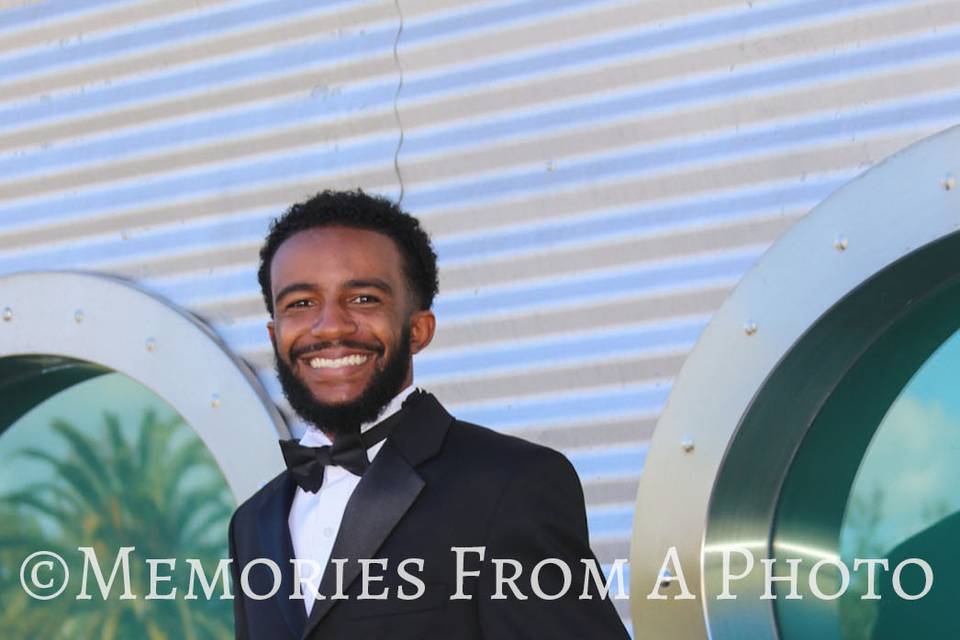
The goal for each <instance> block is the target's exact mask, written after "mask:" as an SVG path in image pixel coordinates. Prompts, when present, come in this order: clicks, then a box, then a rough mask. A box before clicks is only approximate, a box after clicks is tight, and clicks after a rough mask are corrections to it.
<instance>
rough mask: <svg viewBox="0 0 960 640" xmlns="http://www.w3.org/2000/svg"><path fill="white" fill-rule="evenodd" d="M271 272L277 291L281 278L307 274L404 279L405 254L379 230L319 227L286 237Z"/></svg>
mask: <svg viewBox="0 0 960 640" xmlns="http://www.w3.org/2000/svg"><path fill="white" fill-rule="evenodd" d="M358 271H361V272H362V273H358ZM270 274H271V279H272V280H273V284H274V285H275V286H274V290H275V291H276V285H277V284H279V282H278V281H279V280H288V279H303V278H308V277H309V278H310V279H314V278H320V277H322V276H330V277H333V276H340V277H341V278H342V279H344V280H349V279H351V278H356V277H361V276H363V277H370V276H377V277H380V278H387V279H391V280H393V279H395V278H400V279H402V257H401V255H400V251H399V249H398V248H397V246H396V243H395V242H394V241H393V239H392V238H390V237H389V236H387V235H385V234H383V233H380V232H378V231H373V230H369V229H355V228H352V227H341V226H329V227H317V228H311V229H305V230H303V231H298V232H297V233H295V234H293V235H291V236H290V237H289V238H287V239H286V240H284V241H283V242H282V243H281V244H280V246H279V247H278V248H277V252H276V253H275V254H274V257H273V261H272V263H271V265H270Z"/></svg>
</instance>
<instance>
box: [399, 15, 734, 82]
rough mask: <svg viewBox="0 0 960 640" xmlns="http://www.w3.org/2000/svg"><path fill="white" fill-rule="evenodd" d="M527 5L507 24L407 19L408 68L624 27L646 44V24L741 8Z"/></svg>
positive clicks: (499, 54) (415, 73) (419, 70)
mask: <svg viewBox="0 0 960 640" xmlns="http://www.w3.org/2000/svg"><path fill="white" fill-rule="evenodd" d="M529 4H530V3H523V4H520V3H516V4H514V5H511V6H506V7H504V9H505V11H501V13H503V14H504V15H505V16H506V17H509V20H506V21H504V22H503V23H494V24H489V23H488V24H485V25H484V24H479V25H478V24H477V20H476V16H477V15H478V14H479V13H480V12H477V13H473V14H461V15H460V16H457V19H456V24H452V23H453V22H454V21H451V20H449V19H448V18H447V17H446V16H444V17H441V18H437V19H431V20H428V21H423V20H405V21H404V30H403V33H402V34H401V41H400V45H401V48H402V55H403V59H404V69H405V71H406V72H408V73H409V74H410V77H412V78H417V77H419V76H421V75H423V73H424V72H425V71H428V70H429V69H431V68H435V67H437V66H450V65H449V61H451V60H454V61H456V65H457V66H458V67H461V68H465V67H468V66H470V65H471V63H473V64H475V61H477V60H484V59H490V58H499V59H502V58H503V57H505V56H508V55H516V54H517V53H518V52H522V51H530V50H534V51H543V50H544V49H546V48H548V47H553V48H555V47H557V46H558V45H563V44H567V43H570V42H576V41H579V40H583V39H585V38H591V39H596V38H598V37H600V36H601V34H605V33H616V32H620V33H622V32H624V31H625V30H626V29H629V30H630V32H631V33H633V34H635V36H636V38H637V40H638V44H639V45H642V44H644V43H643V41H642V40H641V38H642V37H643V36H644V35H646V34H648V33H651V32H652V31H653V30H652V29H650V27H649V26H648V25H656V29H657V30H665V29H669V28H671V27H672V26H673V25H674V24H676V23H677V22H678V21H679V20H682V21H684V22H691V21H692V20H693V19H694V18H693V16H694V15H695V14H694V13H693V11H691V10H695V11H696V12H698V13H701V14H702V13H708V12H711V11H713V12H715V13H719V11H718V8H725V9H731V8H732V9H734V11H735V12H738V13H739V12H741V11H742V9H743V6H742V5H737V4H734V3H732V2H730V0H699V1H698V2H696V3H695V4H694V3H691V2H689V0H688V1H687V2H664V1H662V0H661V1H659V2H650V1H648V2H644V3H643V4H642V5H637V4H636V3H624V2H622V1H621V2H602V3H600V2H589V3H587V2H578V3H559V2H553V3H546V4H548V5H549V8H550V9H551V10H550V11H549V14H548V15H545V16H541V15H539V14H538V13H533V14H531V13H527V12H521V11H518V10H517V8H518V7H519V6H525V5H526V6H528V5H529ZM561 7H562V8H561ZM685 10H686V11H685ZM607 37H609V36H607Z"/></svg>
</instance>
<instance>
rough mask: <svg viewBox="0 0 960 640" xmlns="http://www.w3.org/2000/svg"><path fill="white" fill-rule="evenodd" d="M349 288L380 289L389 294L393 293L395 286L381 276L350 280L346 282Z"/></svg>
mask: <svg viewBox="0 0 960 640" xmlns="http://www.w3.org/2000/svg"><path fill="white" fill-rule="evenodd" d="M346 288H348V289H368V288H369V289H379V290H380V291H383V292H384V293H387V294H392V293H393V287H391V286H390V284H389V283H388V282H387V281H386V280H381V279H380V278H361V279H357V280H348V281H347V282H346Z"/></svg>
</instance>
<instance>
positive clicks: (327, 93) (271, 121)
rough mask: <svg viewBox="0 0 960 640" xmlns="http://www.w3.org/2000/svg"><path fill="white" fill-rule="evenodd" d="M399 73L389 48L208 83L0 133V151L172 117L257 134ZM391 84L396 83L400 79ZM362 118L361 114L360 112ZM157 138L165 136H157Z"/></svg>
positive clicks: (200, 134)
mask: <svg viewBox="0 0 960 640" xmlns="http://www.w3.org/2000/svg"><path fill="white" fill-rule="evenodd" d="M395 72H396V62H395V61H394V59H393V57H392V55H390V54H389V53H388V52H386V51H385V52H384V53H383V55H380V56H374V55H371V56H369V57H365V58H359V59H349V60H345V61H343V62H342V63H341V64H339V65H336V66H332V67H323V68H310V69H306V70H303V71H301V72H300V73H298V74H290V75H281V76H277V77H275V78H261V79H258V81H257V82H255V83H253V84H246V83H241V84H236V85H230V86H226V87H223V88H211V87H205V90H204V91H203V92H201V93H194V94H188V95H185V96H181V97H174V98H172V99H169V100H163V101H160V102H147V103H145V104H141V103H138V104H133V105H130V106H128V107H123V108H120V109H115V110H108V111H101V112H93V113H90V114H87V115H83V116H81V117H77V118H70V119H58V120H56V121H52V122H49V123H46V124H43V123H41V124H39V125H34V126H24V127H19V128H15V129H12V130H9V131H6V132H2V131H0V150H11V149H20V148H22V147H27V148H30V147H32V146H34V145H36V144H37V141H38V140H40V141H43V142H44V144H50V143H52V142H55V141H60V140H70V139H72V138H74V137H76V134H77V132H78V131H82V132H83V133H84V134H85V136H92V135H94V134H97V133H102V132H105V131H107V132H112V131H114V130H122V129H123V128H124V127H127V128H130V127H134V126H140V125H145V124H147V123H151V122H158V121H165V122H171V121H172V122H173V123H174V124H173V125H172V126H173V127H174V130H175V131H178V132H181V131H192V130H193V129H191V127H194V128H196V126H197V123H198V122H204V121H205V120H204V118H209V119H210V121H211V122H212V126H213V128H214V130H216V131H218V132H219V133H220V134H223V133H225V132H232V134H238V133H240V132H244V133H246V134H248V135H249V134H256V133H257V132H263V131H267V130H270V129H271V128H273V127H274V126H275V125H276V123H277V122H284V123H286V125H287V126H292V125H295V124H297V123H298V122H308V121H309V117H308V116H309V115H310V114H312V115H313V117H318V116H322V115H323V114H324V113H325V112H323V111H319V112H318V111H311V110H310V107H311V106H312V105H314V104H315V103H317V102H320V103H323V101H324V100H328V99H330V98H332V97H336V96H337V95H338V92H339V91H340V90H341V89H340V87H339V85H340V84H343V83H350V82H356V81H358V80H363V79H368V80H369V79H374V80H375V79H376V78H378V77H382V76H385V75H390V76H392V74H394V73H395ZM392 82H394V84H395V82H396V81H395V80H394V81H392ZM349 97H351V98H352V99H354V103H357V102H359V99H358V98H357V97H356V96H349ZM237 105H244V106H245V108H243V109H240V108H237ZM391 108H392V105H391ZM304 109H306V110H307V111H308V114H307V115H306V116H305V115H303V114H302V113H301V112H302V111H303V110H304ZM281 116H284V117H281ZM177 117H180V118H186V121H185V122H177V121H176V120H175V118H177ZM360 117H363V116H362V114H361V116H360ZM157 127H158V128H157V129H154V130H149V131H148V135H154V137H156V133H157V131H165V130H166V127H167V125H165V124H159V125H157ZM124 135H125V134H123V133H122V132H121V134H120V135H119V138H118V142H117V144H118V145H120V146H121V147H122V143H126V144H132V142H131V139H134V138H131V137H130V136H127V137H124ZM196 136H197V138H198V139H200V140H209V139H210V138H211V136H209V135H207V132H206V131H205V130H204V129H197V131H196ZM191 139H192V138H191ZM159 140H161V138H157V141H159ZM173 140H177V141H179V140H180V138H176V137H174V138H173ZM157 146H159V145H157Z"/></svg>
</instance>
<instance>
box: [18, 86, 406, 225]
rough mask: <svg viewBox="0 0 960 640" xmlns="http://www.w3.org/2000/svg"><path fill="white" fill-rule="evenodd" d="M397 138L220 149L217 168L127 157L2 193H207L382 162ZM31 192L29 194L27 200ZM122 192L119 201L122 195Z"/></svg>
mask: <svg viewBox="0 0 960 640" xmlns="http://www.w3.org/2000/svg"><path fill="white" fill-rule="evenodd" d="M386 93H388V92H386ZM386 93H385V94H384V95H386ZM291 136H292V132H291ZM398 138H399V132H396V131H392V132H390V135H389V136H387V137H371V138H367V139H363V140H360V141H357V142H355V143H354V144H350V145H342V144H336V143H330V142H325V141H324V142H320V141H317V142H316V143H314V145H310V144H309V142H308V141H307V140H304V139H301V144H300V145H298V148H297V149H296V151H295V152H291V151H292V150H287V151H286V152H270V153H264V154H262V155H259V156H255V157H254V158H252V159H250V158H243V159H240V160H236V159H232V158H229V156H225V155H224V152H223V151H221V152H219V153H217V155H218V156H220V160H221V162H220V163H218V164H217V165H216V166H215V167H213V168H206V167H196V166H190V165H187V166H181V165H179V164H178V163H176V160H177V158H176V157H174V158H169V157H168V158H162V159H161V165H160V166H154V167H151V168H152V169H153V171H150V170H149V169H147V171H144V169H145V168H146V167H144V166H143V165H139V164H137V163H124V165H125V167H126V168H121V169H120V170H119V171H112V170H111V169H112V167H110V166H106V167H104V166H97V165H92V166H89V167H87V168H84V169H82V170H80V171H75V172H73V173H70V174H65V175H63V174H61V176H57V175H56V174H53V175H50V174H44V175H39V176H36V177H32V178H29V179H24V180H18V181H15V182H8V183H6V184H3V183H0V198H2V199H3V200H4V201H6V202H16V201H19V202H21V203H23V202H27V203H29V202H30V201H31V200H40V201H43V199H44V196H52V197H56V195H55V194H58V193H64V192H70V191H71V190H73V191H76V189H78V188H80V187H85V189H84V192H83V193H84V194H85V195H87V194H94V193H99V194H104V193H106V194H110V193H116V192H119V193H121V194H133V198H134V199H135V200H138V201H150V200H151V199H156V198H158V197H163V196H164V195H166V192H165V190H167V189H168V190H169V191H172V192H173V193H192V192H197V191H199V192H200V193H202V192H203V191H204V189H205V188H206V189H207V190H209V188H210V185H211V182H212V183H218V184H220V185H221V186H223V185H229V184H231V183H233V184H244V183H246V184H256V183H257V182H263V181H266V180H273V179H275V178H274V176H275V175H285V176H288V177H290V178H296V177H300V176H302V175H304V174H306V175H310V174H314V173H316V172H318V171H320V172H323V171H328V172H330V173H334V172H335V171H337V172H343V170H344V169H349V168H351V167H354V166H358V165H359V166H363V165H364V164H374V163H383V160H384V158H383V154H384V153H385V152H386V151H387V150H389V149H391V148H392V149H396V147H397V144H398ZM228 146H229V145H228ZM311 146H312V148H311ZM247 151H249V150H247ZM225 160H226V162H224V161H225ZM148 167H149V165H148ZM141 172H144V173H148V174H149V173H153V174H154V176H155V177H153V179H152V180H151V182H150V186H146V185H145V184H144V182H145V181H144V178H145V177H146V176H143V175H139V174H140V173H141ZM60 178H63V179H60ZM104 183H106V186H104ZM34 196H35V197H34ZM139 196H143V197H142V198H141V197H139ZM28 197H29V198H30V200H25V198H28ZM87 197H92V196H87ZM108 197H109V196H108ZM121 197H122V196H118V198H117V200H118V201H120V202H122V201H123V200H121V199H120V198H121ZM97 202H101V203H102V199H101V200H99V201H97V200H94V201H93V203H92V204H91V206H92V207H97ZM21 206H29V205H27V204H24V205H21ZM0 211H2V209H0ZM17 221H19V219H18V218H14V219H13V220H12V222H13V223H14V224H15V223H16V222H17Z"/></svg>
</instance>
